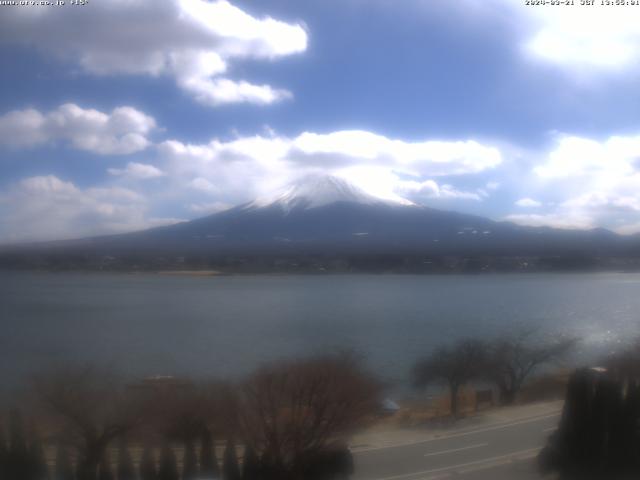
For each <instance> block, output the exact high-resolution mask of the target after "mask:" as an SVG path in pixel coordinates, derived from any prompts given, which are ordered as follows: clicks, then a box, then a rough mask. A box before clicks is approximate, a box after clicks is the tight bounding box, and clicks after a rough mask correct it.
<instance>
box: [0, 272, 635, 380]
mask: <svg viewBox="0 0 640 480" xmlns="http://www.w3.org/2000/svg"><path fill="white" fill-rule="evenodd" d="M638 287H640V274H591V275H584V274H511V275H476V276H465V275H449V276H440V275H431V276H412V275H357V276H356V275H328V276H224V277H205V278H202V277H175V276H161V275H152V274H139V275H126V274H88V273H58V274H52V273H49V274H47V273H7V272H2V273H0V305H1V307H0V308H1V309H2V310H1V322H2V323H1V326H2V332H3V334H2V336H1V337H0V357H1V358H0V369H1V370H2V371H1V372H0V374H1V375H2V378H4V379H7V381H8V382H9V383H12V382H13V381H15V380H17V379H19V378H21V377H24V375H25V374H27V373H29V372H30V371H33V370H38V369H41V368H43V367H48V366H51V365H52V364H56V363H62V364H64V363H66V362H69V361H73V362H74V363H75V362H80V363H81V362H87V363H99V364H107V365H113V366H115V367H117V368H118V370H119V371H121V372H122V373H124V374H127V375H132V376H137V375H149V374H179V375H193V376H199V375H215V376H221V377H222V376H234V375H240V374H243V373H246V372H249V371H251V370H252V369H253V368H254V367H256V366H257V365H259V364H260V363H261V362H263V361H266V360H272V359H277V358H281V357H284V356H291V355H304V354H308V353H312V352H319V351H325V350H330V349H336V348H349V349H355V350H356V351H357V352H359V353H361V354H363V355H364V356H365V357H366V359H367V362H368V364H369V366H370V367H371V368H372V369H374V370H375V371H377V372H378V373H380V374H382V375H383V376H384V377H385V378H387V379H389V380H392V381H397V382H402V381H405V380H406V378H407V376H408V372H409V369H410V367H411V365H412V363H413V362H414V361H415V359H416V358H417V357H419V356H421V355H424V354H425V353H428V352H429V351H430V350H431V349H432V348H434V347H435V346H437V345H439V344H441V343H446V342H450V341H453V340H455V339H457V338H460V337H466V336H472V337H480V338H482V337H491V336H494V335H497V334H501V333H507V332H509V331H514V330H517V329H518V328H522V327H523V326H528V327H533V328H536V329H538V330H539V331H540V332H541V333H542V334H545V335H552V336H555V335H558V334H566V335H577V336H580V337H581V338H582V339H583V343H582V346H581V348H580V352H579V353H578V355H579V356H580V358H582V359H584V358H588V357H593V356H594V355H596V354H601V353H603V352H606V351H608V350H611V349H615V348H616V345H617V344H618V342H621V341H622V342H624V341H627V340H630V339H632V338H633V337H635V336H636V335H638V334H640V321H639V320H640V319H639V317H638V312H640V295H637V291H638Z"/></svg>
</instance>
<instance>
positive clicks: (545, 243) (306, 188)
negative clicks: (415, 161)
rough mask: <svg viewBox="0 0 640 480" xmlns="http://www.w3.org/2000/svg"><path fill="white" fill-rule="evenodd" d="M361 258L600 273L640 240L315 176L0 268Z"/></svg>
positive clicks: (32, 253) (27, 251) (23, 252)
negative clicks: (396, 197)
mask: <svg viewBox="0 0 640 480" xmlns="http://www.w3.org/2000/svg"><path fill="white" fill-rule="evenodd" d="M354 256H355V257H360V258H363V257H365V256H367V257H368V258H370V259H372V260H371V261H372V262H373V263H375V261H376V260H375V258H387V259H388V258H396V259H399V258H403V259H404V260H403V262H404V263H406V262H409V263H411V262H416V261H421V262H429V261H431V260H432V259H442V258H444V257H459V258H467V259H468V258H476V259H481V258H492V259H497V258H508V257H512V258H513V257H515V258H531V259H536V258H537V259H540V258H546V259H550V258H553V259H556V261H558V259H568V260H571V261H577V262H586V263H587V264H591V263H593V262H594V261H596V260H597V259H601V258H625V259H630V258H635V257H637V256H640V239H639V238H638V237H637V236H622V235H617V234H615V233H613V232H611V231H608V230H605V229H594V230H563V229H552V228H545V227H539V228H536V227H525V226H520V225H516V224H513V223H510V222H496V221H493V220H490V219H487V218H483V217H478V216H472V215H465V214H462V213H457V212H449V211H442V210H436V209H432V208H428V207H425V206H421V205H415V204H413V203H411V202H408V201H389V200H382V199H379V198H376V197H373V196H371V195H369V194H367V193H365V192H363V191H362V190H360V189H358V188H357V187H355V186H353V185H351V184H349V183H348V182H346V181H344V180H342V179H339V178H336V177H331V176H311V177H307V178H305V179H303V180H302V181H301V182H298V183H296V184H294V185H291V186H289V187H288V188H287V189H286V190H284V191H282V192H278V193H277V194H275V195H274V196H272V197H268V198H263V199H258V200H255V201H253V202H250V203H247V204H244V205H240V206H237V207H235V208H231V209H229V210H226V211H223V212H219V213H215V214H213V215H210V216H207V217H204V218H199V219H196V220H192V221H189V222H183V223H179V224H175V225H171V226H167V227H160V228H154V229H150V230H145V231H140V232H134V233H129V234H123V235H112V236H102V237H94V238H87V239H80V240H73V241H61V242H49V243H42V244H36V245H31V246H29V247H25V246H22V247H15V248H10V249H4V250H3V251H2V252H0V265H4V266H7V265H8V266H11V265H14V264H15V265H19V264H20V263H21V261H24V260H25V259H27V258H30V259H31V261H32V262H33V259H39V260H38V261H40V262H44V264H45V265H46V264H47V262H49V264H51V262H54V263H55V261H57V262H61V265H63V264H64V261H65V260H64V259H65V258H66V259H67V261H68V262H71V263H73V264H77V263H78V262H79V261H81V259H84V262H85V264H86V265H87V266H89V265H92V266H95V265H96V264H99V265H105V263H106V264H108V263H109V262H111V263H112V264H119V265H121V266H123V265H124V264H129V265H134V264H141V265H146V266H149V265H150V264H152V265H156V266H162V265H164V264H166V265H167V266H170V267H171V268H173V267H174V266H175V265H176V262H177V263H181V262H186V263H189V264H190V265H192V266H194V265H195V266H198V265H199V263H200V264H202V266H204V265H205V264H206V265H208V266H210V265H211V264H216V265H217V266H219V265H220V264H225V262H226V264H228V265H231V264H233V262H234V261H235V262H241V263H242V262H243V261H249V262H251V261H254V262H255V261H257V260H255V259H256V258H260V262H262V263H263V264H264V263H265V262H266V263H269V262H268V261H267V260H265V259H267V258H270V257H271V258H276V257H277V258H284V259H287V258H288V259H289V262H290V263H291V262H293V260H291V259H292V258H298V259H305V258H307V259H308V258H330V259H332V261H338V259H341V258H346V257H349V258H353V257H354ZM54 259H55V261H54ZM73 259H75V260H73ZM243 259H244V260H243ZM247 259H253V260H247ZM418 259H421V260H418ZM216 262H217V263H216ZM487 262H488V264H495V261H487ZM487 262H485V263H487ZM285 263H286V262H285ZM436 263H437V262H436ZM560 264H562V262H561V261H560ZM414 267H415V265H414ZM479 268H480V267H479Z"/></svg>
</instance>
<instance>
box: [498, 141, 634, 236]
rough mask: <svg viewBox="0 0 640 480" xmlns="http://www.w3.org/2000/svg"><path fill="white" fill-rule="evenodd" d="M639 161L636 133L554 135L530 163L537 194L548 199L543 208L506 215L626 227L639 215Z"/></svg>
mask: <svg viewBox="0 0 640 480" xmlns="http://www.w3.org/2000/svg"><path fill="white" fill-rule="evenodd" d="M639 161H640V135H628V136H621V135H614V136H610V137H608V138H605V139H601V140H599V139H592V138H586V137H578V136H571V135H561V136H558V137H557V138H556V143H555V144H554V145H553V146H552V148H551V149H550V151H548V152H547V153H546V154H544V155H543V159H542V161H540V162H539V163H538V165H536V166H535V167H534V168H533V174H534V175H533V178H532V182H533V183H535V184H537V185H538V188H539V189H540V190H539V195H547V196H548V197H547V198H549V197H552V198H553V199H554V202H553V205H549V208H548V211H547V212H546V213H544V214H539V215H512V216H511V217H510V219H512V220H513V221H516V222H520V223H527V224H535V225H542V224H546V225H550V226H558V225H561V224H563V223H565V224H567V225H569V226H574V227H586V226H589V227H593V226H605V227H608V228H612V229H614V230H617V231H621V232H628V231H629V230H630V228H631V227H629V226H630V225H635V224H638V223H639V221H640V171H639V168H640V163H639ZM522 200H525V199H521V201H522ZM547 203H549V202H547ZM518 204H519V203H518ZM519 206H527V205H521V204H519ZM531 206H534V205H533V204H532V205H531Z"/></svg>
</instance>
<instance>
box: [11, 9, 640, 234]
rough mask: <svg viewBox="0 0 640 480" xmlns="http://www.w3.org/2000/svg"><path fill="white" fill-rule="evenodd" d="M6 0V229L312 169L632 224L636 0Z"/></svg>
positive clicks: (211, 198) (637, 207) (264, 188)
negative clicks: (61, 0) (44, 0)
mask: <svg viewBox="0 0 640 480" xmlns="http://www.w3.org/2000/svg"><path fill="white" fill-rule="evenodd" d="M18 3H19V2H18ZM29 3H30V2H29ZM577 3H579V2H577ZM0 9H1V10H0V61H1V65H2V68H1V69H0V85H2V86H3V88H2V89H0V242H12V241H20V240H42V239H52V238H70V237H75V236H84V235H92V234H102V233H112V232H122V231H130V230H135V229H140V228H146V227H149V226H154V225H161V224H166V223H171V222H175V221H179V220H183V219H189V218H195V217H198V216H203V215H206V214H209V213H212V212H215V211H219V210H221V209H224V208H228V207H229V206H231V205H235V204H237V203H240V202H244V201H248V200H251V199H252V198H254V197H258V196H262V195H265V194H268V193H269V192H270V191H272V190H273V189H276V188H278V187H279V186H281V185H283V184H286V183H289V182H291V181H294V180H295V179H296V178H297V177H299V176H302V175H306V174H308V173H312V172H327V173H331V174H335V175H339V176H342V177H344V178H347V179H349V180H351V181H352V182H354V183H356V184H357V185H359V186H360V187H362V188H364V189H365V190H367V191H369V192H371V193H373V194H376V195H379V196H381V197H386V198H399V197H402V198H407V199H410V200H412V201H414V202H417V203H422V204H425V205H429V206H433V207H436V208H445V209H455V210H460V211H464V212H471V213H476V214H480V215H485V216H489V217H491V218H494V219H498V220H510V221H516V222H519V223H523V224H532V225H551V226H556V227H562V228H593V227H597V226H603V227H606V228H610V229H613V230H616V231H619V232H622V233H633V232H638V231H640V214H639V213H640V188H639V187H640V172H638V166H639V165H640V163H639V162H638V158H640V125H639V122H638V117H637V112H638V104H639V100H640V89H638V86H637V84H638V73H639V72H640V65H639V62H638V61H639V59H640V27H638V25H640V6H599V5H595V6H589V7H587V6H580V5H575V6H573V7H558V6H538V7H531V6H526V5H525V4H524V1H520V0H459V1H457V2H448V1H437V0H436V1H433V0H403V1H393V0H340V1H338V0H322V1H320V0H318V1H315V0H312V1H304V2H301V1H296V0H260V1H251V0H236V1H232V2H231V3H229V2H225V1H207V0H161V1H158V0H101V1H99V2H98V1H95V0H89V2H88V4H87V5H84V6H75V5H71V2H69V1H67V2H66V5H65V6H41V5H26V6H19V5H17V6H11V5H4V6H3V5H0Z"/></svg>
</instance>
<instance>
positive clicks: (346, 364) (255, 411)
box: [239, 354, 380, 480]
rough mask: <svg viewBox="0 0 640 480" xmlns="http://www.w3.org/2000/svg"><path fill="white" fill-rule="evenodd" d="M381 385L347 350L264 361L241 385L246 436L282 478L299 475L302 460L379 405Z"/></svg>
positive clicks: (354, 424) (242, 419)
mask: <svg viewBox="0 0 640 480" xmlns="http://www.w3.org/2000/svg"><path fill="white" fill-rule="evenodd" d="M379 394H380V385H379V384H378V382H376V381H375V380H374V379H373V378H372V377H371V376H370V375H369V374H368V373H366V372H365V371H364V369H363V368H362V366H361V365H360V362H359V361H358V359H357V358H356V357H355V356H353V355H349V354H335V355H323V356H317V357H313V358H309V359H306V360H300V361H291V362H282V363H276V364H272V365H270V366H267V367H264V368H262V369H261V370H259V371H258V372H257V373H255V374H254V375H253V376H252V377H250V379H249V380H248V381H247V382H246V384H245V385H244V387H243V388H242V389H241V391H240V395H239V397H240V398H239V402H240V410H239V412H240V423H241V427H242V428H241V431H242V432H243V434H244V437H245V442H246V443H247V444H248V445H249V446H250V447H251V448H253V449H255V451H257V452H260V453H262V458H263V463H265V464H268V465H266V467H265V468H268V469H269V470H270V471H274V472H275V471H277V472H279V476H278V478H281V479H283V480H284V479H286V478H296V476H295V475H296V473H295V472H296V471H297V469H299V468H301V465H299V462H300V461H301V460H302V459H303V458H305V457H306V456H308V455H309V454H310V453H314V452H318V451H322V450H323V449H325V448H326V447H327V446H328V445H330V444H331V442H333V441H335V440H336V439H338V438H340V437H341V436H343V435H346V434H348V433H350V432H351V431H352V430H353V429H354V428H356V427H357V426H359V425H361V424H362V422H363V421H364V420H365V419H366V418H367V417H368V416H369V415H371V414H372V413H373V412H375V411H376V409H377V407H378V405H379Z"/></svg>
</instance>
